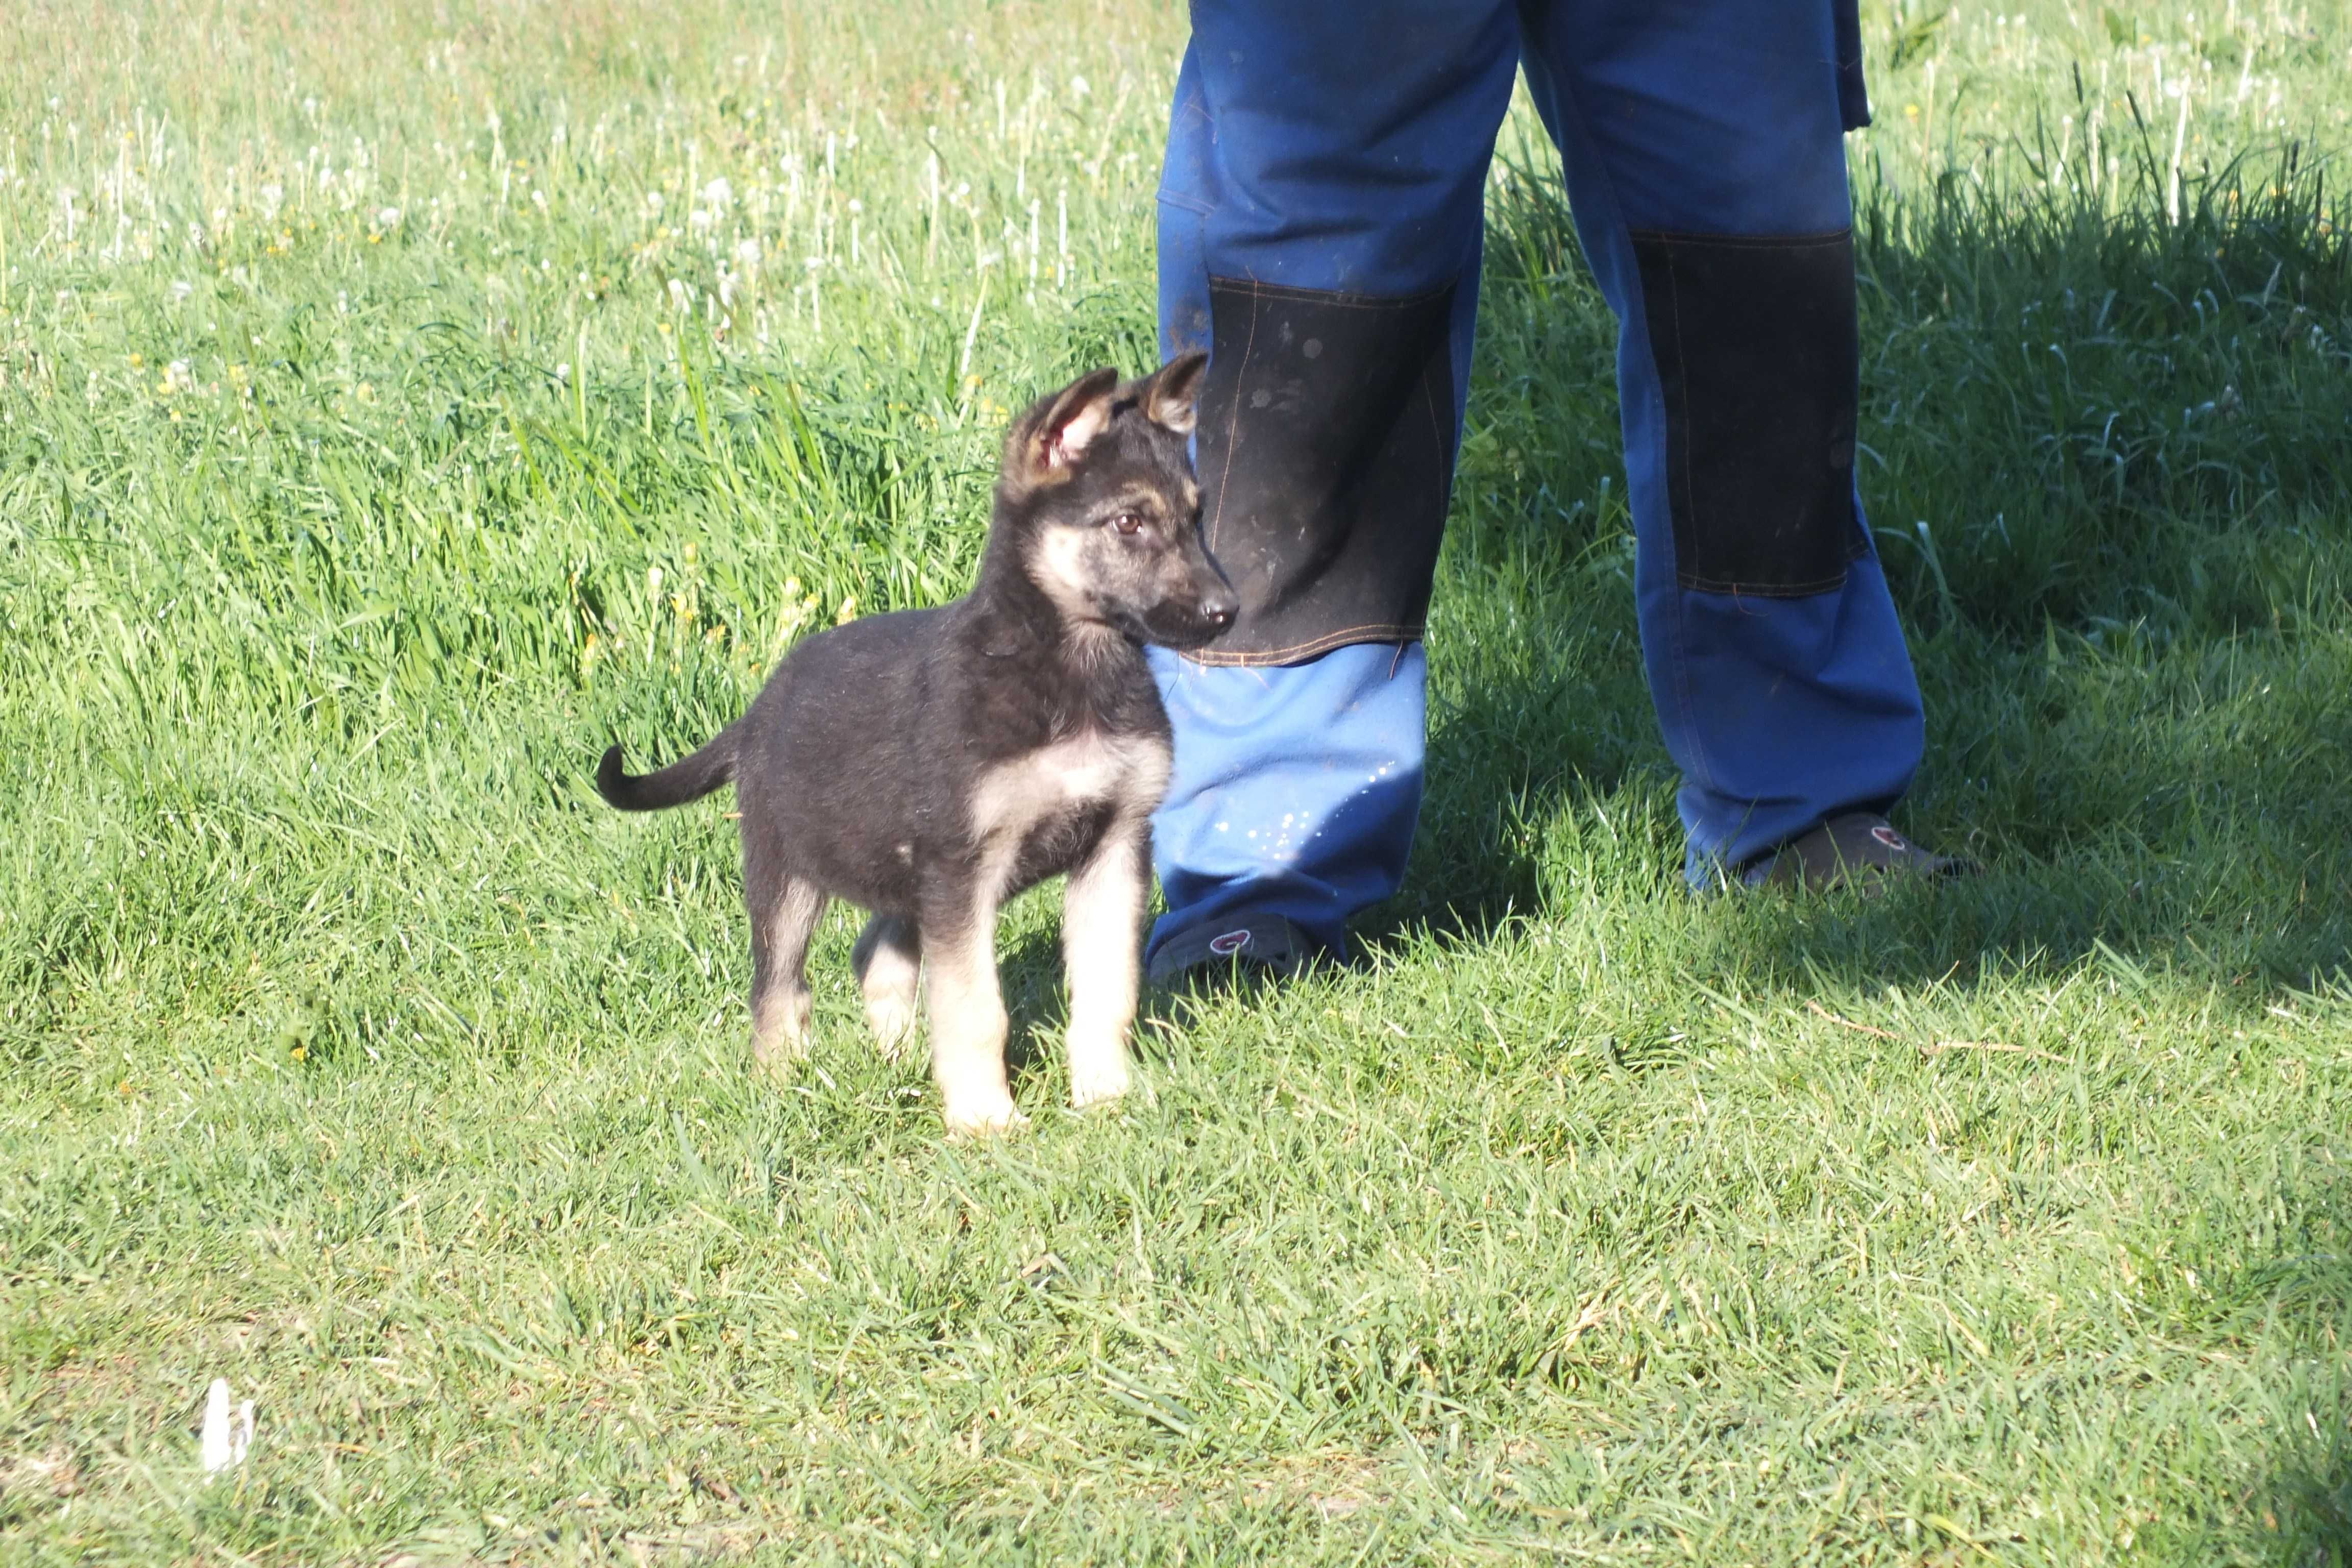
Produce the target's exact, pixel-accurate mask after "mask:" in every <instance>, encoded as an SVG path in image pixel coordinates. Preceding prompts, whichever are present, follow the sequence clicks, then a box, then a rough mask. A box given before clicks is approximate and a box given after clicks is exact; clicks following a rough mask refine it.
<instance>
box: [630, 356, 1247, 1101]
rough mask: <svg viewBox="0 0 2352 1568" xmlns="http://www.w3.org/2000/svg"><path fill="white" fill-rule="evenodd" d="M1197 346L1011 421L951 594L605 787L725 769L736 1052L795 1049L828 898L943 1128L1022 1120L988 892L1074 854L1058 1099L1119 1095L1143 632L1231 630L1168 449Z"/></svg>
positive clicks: (779, 672)
mask: <svg viewBox="0 0 2352 1568" xmlns="http://www.w3.org/2000/svg"><path fill="white" fill-rule="evenodd" d="M1203 363H1205V358H1204V356H1202V355H1201V354H1197V353H1196V354H1187V355H1185V356H1184V357H1183V358H1181V359H1178V360H1176V361H1174V362H1172V363H1170V364H1168V365H1167V366H1166V367H1165V368H1163V369H1161V370H1160V372H1158V373H1157V374H1153V375H1150V376H1147V377H1145V378H1143V379H1141V380H1139V381H1133V382H1129V383H1127V384H1124V385H1122V384H1119V380H1118V373H1117V372H1115V371H1110V370H1098V371H1096V372H1095V373H1094V374H1091V375H1087V376H1084V377H1081V378H1080V379H1079V380H1077V381H1075V382H1073V383H1071V384H1069V385H1068V386H1066V387H1065V388H1063V389H1062V390H1061V391H1060V392H1057V393H1055V394H1054V395H1052V396H1050V397H1047V398H1045V399H1044V400H1042V401H1040V402H1039V403H1037V404H1036V405H1034V407H1032V408H1030V409H1029V411H1028V412H1027V413H1025V414H1024V415H1023V416H1021V417H1020V418H1019V419H1017V420H1015V421H1014V422H1013V426H1012V429H1011V430H1010V431H1009V432H1008V434H1007V435H1006V437H1005V442H1004V456H1003V466H1002V468H1001V470H1000V472H999V475H998V479H997V483H996V499H995V510H994V515H993V517H992V521H991V523H990V528H989V535H988V543H987V546H986V548H985V549H984V551H983V552H982V556H981V565H980V576H979V580H978V581H977V582H976V583H974V584H973V585H972V589H971V593H969V594H967V595H964V596H963V597H962V598H961V599H958V600H956V601H955V602H953V603H952V604H948V605H940V607H939V608H937V609H930V610H904V611H900V612H898V613H897V614H894V615H886V616H869V617H867V618H866V619H863V620H856V621H852V622H850V623H849V624H848V625H846V626H837V627H835V628H834V629H832V630H830V631H826V632H823V633H820V634H819V635H817V636H815V637H811V638H809V639H808V640H807V641H805V642H803V643H802V644H801V645H800V646H799V647H796V648H795V649H793V653H792V655H791V657H789V658H786V659H785V660H784V661H783V663H782V664H781V665H779V666H778V667H777V668H776V671H775V673H774V674H773V675H772V676H771V677H770V678H769V679H768V683H767V685H766V687H765V688H764V689H762V690H761V693H760V695H759V696H758V698H757V699H755V700H753V702H752V704H751V709H750V710H749V711H747V712H746V713H745V714H744V715H743V717H741V718H740V719H739V720H737V721H735V722H734V723H732V724H730V725H729V726H728V727H727V728H726V729H725V730H723V731H720V732H719V735H718V737H717V738H716V739H714V740H713V741H711V742H710V743H709V744H708V745H706V746H704V747H703V748H702V749H701V750H700V751H698V752H695V753H694V754H693V755H692V756H690V757H688V758H686V759H685V760H684V761H682V762H678V763H673V764H671V765H670V766H669V767H667V768H664V769H662V770H661V771H660V772H659V773H648V774H645V775H643V776H638V777H632V776H631V775H630V774H628V773H625V772H624V771H623V764H622V756H621V748H620V747H618V746H614V748H613V749H612V750H610V751H608V752H605V753H604V762H603V763H602V764H601V765H600V766H599V767H598V768H597V770H596V788H597V791H598V793H600V794H601V795H604V798H605V799H606V800H607V801H609V802H611V803H612V804H613V805H615V806H618V807H619V808H621V809H622V810H624V811H656V810H659V809H661V808H662V807H664V806H671V805H681V804H683V803H684V802H687V801H689V800H695V799H698V798H699V797H700V796H702V795H708V794H709V793H710V792H711V791H712V790H715V789H717V788H718V787H719V785H720V784H726V783H728V782H730V780H731V781H732V782H733V783H734V785H735V798H736V804H737V805H738V806H739V807H740V810H741V822H742V834H743V901H744V904H745V905H746V907H747V908H748V909H749V910H750V912H751V1018H752V1047H753V1050H754V1052H755V1053H756V1055H757V1056H758V1057H759V1058H760V1059H761V1061H762V1062H763V1063H768V1064H770V1065H773V1064H775V1063H776V1062H777V1061H778V1060H779V1058H784V1057H797V1056H799V1055H801V1054H802V1053H803V1050H804V1049H805V1046H806V1038H807V1034H808V1026H809V987H808V980H807V977H806V973H805V968H804V961H805V959H806V956H807V952H808V943H809V938H810V936H811V934H812V933H813V932H814V930H815V928H816V923H817V920H818V917H819V916H821V915H822V914H823V913H824V908H825V904H826V901H827V900H829V899H835V898H840V899H846V900H850V901H851V902H853V903H856V904H859V905H862V906H863V907H865V908H866V909H867V910H872V911H873V918H872V919H871V920H870V921H867V922H866V929H865V931H864V933H863V934H862V935H860V936H859V938H858V939H857V946H856V959H855V962H856V970H857V977H858V983H859V987H860V989H861V990H862V991H863V992H864V993H865V997H866V1019H867V1021H868V1022H869V1023H870V1024H871V1025H872V1026H873V1028H874V1032H875V1034H876V1035H877V1036H878V1037H880V1039H881V1041H882V1044H883V1047H884V1048H885V1049H886V1050H887V1051H890V1052H892V1053H893V1054H896V1051H897V1049H898V1047H899V1046H900V1044H901V1043H902V1042H903V1041H904V1039H905V1038H906V1037H907V1035H908V1032H909V1030H910V1029H911V1028H912V1026H913V1024H914V1020H915V998H916V980H917V976H918V973H921V974H923V976H924V979H925V982H926V985H925V994H926V997H927V1000H928V1002H929V1021H930V1029H931V1070H932V1074H933V1076H934V1077H935V1078H936V1079H938V1080H939V1086H940V1102H941V1109H942V1110H943V1111H944V1112H945V1115H946V1118H947V1125H948V1130H949V1131H950V1132H960V1133H982V1132H990V1131H999V1130H1002V1129H1004V1128H1008V1127H1012V1126H1014V1125H1016V1124H1017V1123H1019V1122H1020V1121H1022V1117H1021V1115H1020V1113H1019V1112H1018V1111H1016V1110H1014V1109H1013V1096H1012V1092H1011V1090H1010V1088H1009V1087H1008V1085H1007V1083H1006V1081H1005V1074H1004V1037H1005V1016H1004V1003H1003V997H1002V995H1001V994H1000V992H999V990H998V987H997V976H996V941H995V936H996V913H997V909H998V907H999V906H1000V905H1002V904H1003V902H1004V900H1006V899H1008V898H1011V897H1012V896H1013V894H1015V893H1017V892H1020V891H1021V890H1022V889H1025V888H1028V887H1031V886H1033V885H1034V884H1035V883H1037V882H1039V881H1042V880H1044V879H1045V878H1047V877H1051V876H1055V875H1057V874H1059V873H1062V872H1067V873H1068V874H1069V879H1070V880H1069V889H1068V892H1067V894H1066V898H1065V900H1064V904H1063V916H1062V951H1063V954H1064V956H1065V958H1066V962H1067V965H1068V970H1069V981H1070V1015H1069V1037H1068V1044H1069V1056H1070V1103H1071V1104H1072V1105H1074V1106H1077V1107H1085V1106H1087V1105H1092V1104H1095V1103H1097V1102H1098V1101H1101V1100H1112V1099H1116V1098H1117V1097H1118V1096H1119V1095H1121V1094H1124V1093H1125V1092H1126V1091H1127V1088H1128V1064H1127V1036H1128V1030H1129V1026H1130V1025H1131V1024H1132V1023H1133V1021H1134V1016H1135V997H1136V979H1137V966H1138V949H1139V945H1140V942H1141V934H1140V930H1139V928H1140V924H1141V921H1142V918H1143V909H1144V899H1145V896H1146V893H1147V891H1148V889H1149V879H1150V820H1151V814H1152V812H1153V811H1154V809H1156V808H1157V807H1158V805H1160V795H1162V793H1163V792H1164V791H1165V790H1166V788H1167V784H1168V769H1169V760H1170V752H1169V744H1170V736H1169V728H1168V715H1167V712H1166V710H1163V709H1162V708H1161V707H1160V692H1159V689H1158V688H1157V687H1156V686H1154V685H1153V683H1152V679H1151V674H1150V669H1149V668H1147V667H1146V665H1145V663H1144V657H1143V645H1144V644H1146V643H1157V644H1159V645H1160V646H1162V647H1177V648H1189V647H1200V646H1202V645H1203V644H1205V643H1207V642H1209V641H1210V640H1211V639H1213V638H1214V637H1217V636H1218V635H1219V634H1220V633H1222V632H1223V630H1224V629H1225V628H1226V627H1227V626H1231V625H1232V624H1233V619H1234V611H1235V609H1236V607H1237V601H1236V600H1235V598H1234V591H1233V588H1232V586H1231V585H1230V584H1228V583H1227V582H1226V581H1225V578H1224V574H1223V573H1222V572H1220V571H1219V570H1218V568H1217V566H1216V564H1215V563H1214V562H1213V561H1212V560H1211V559H1210V558H1209V555H1208V552H1207V551H1206V549H1205V548H1204V547H1203V546H1202V539H1201V500H1200V489H1199V488H1198V486H1196V485H1195V484H1194V482H1193V479H1192V464H1191V461H1190V459H1189V458H1188V456H1187V453H1186V438H1187V437H1189V436H1190V434H1191V433H1192V423H1193V414H1194V406H1195V403H1196V401H1197V398H1198V395H1199V391H1200V384H1201V372H1202V365H1203Z"/></svg>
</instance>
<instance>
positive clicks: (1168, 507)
mask: <svg viewBox="0 0 2352 1568" xmlns="http://www.w3.org/2000/svg"><path fill="white" fill-rule="evenodd" d="M1207 363H1208V359H1207V356H1206V355H1203V354H1198V353H1191V354H1185V355H1183V356H1181V358H1178V359H1175V360H1171V361H1170V362H1169V363H1168V364H1166V365H1165V366H1163V367H1162V368H1161V369H1160V370H1159V371H1158V372H1156V373H1155V374H1151V375H1148V376H1145V377H1143V378H1142V379H1140V380H1139V381H1131V382H1128V383H1126V384H1123V385H1122V384H1120V383H1119V380H1118V373H1117V372H1116V371H1111V370H1098V371H1096V372H1094V373H1093V374H1090V375H1085V376H1081V377H1080V378H1078V379H1077V380H1076V381H1074V382H1072V383H1071V384H1069V385H1067V386H1066V387H1064V388H1063V389H1062V390H1061V391H1059V392H1057V393H1055V394H1054V395H1052V396H1050V397H1046V398H1043V399H1040V400H1039V401H1038V402H1037V404H1036V405H1034V406H1033V407H1032V408H1031V409H1030V410H1029V411H1028V412H1027V413H1026V414H1024V415H1023V416H1021V417H1020V418H1019V419H1016V420H1015V421H1013V428H1012V431H1011V432H1010V433H1009V434H1008V435H1007V436H1006V437H1005V441H1004V464H1003V471H1002V474H1001V477H1000V478H999V479H998V482H997V498H998V502H999V504H998V507H997V522H996V526H997V528H998V529H999V530H1003V531H1009V533H1010V535H1011V537H1009V538H1008V539H1007V540H1006V541H1005V542H1006V543H1007V544H1009V545H1010V546H1012V547H1013V550H1014V551H1015V552H1016V558H1017V559H1018V560H1019V562H1020V563H1021V567H1022V570H1023V571H1024V573H1025V574H1026V575H1027V576H1028V577H1029V578H1030V580H1031V581H1032V582H1034V583H1035V584H1037V586H1038V587H1039V588H1040V589H1041V590H1043V591H1044V593H1045V596H1046V597H1047V598H1048V599H1050V600H1051V601H1052V602H1053V604H1054V605H1055V608H1056V609H1058V610H1059V611H1060V612H1061V613H1062V615H1063V616H1064V617H1065V618H1066V619H1067V620H1069V621H1071V622H1072V623H1074V624H1076V625H1077V626H1089V625H1091V626H1109V627H1112V628H1113V629H1115V630H1117V631H1118V632H1120V633H1122V634H1123V635H1125V636H1127V637H1130V638H1132V639H1134V640H1135V641H1137V642H1150V643H1158V644H1160V645H1161V646H1162V647H1177V648H1185V647H1201V646H1202V645H1203V644H1205V643H1207V642H1209V641H1210V640H1211V639H1213V638H1214V637H1218V636H1219V635H1221V634H1222V633H1223V631H1224V630H1225V628H1226V627H1228V626H1232V625H1233V624H1234V613H1235V612H1236V611H1237V610H1238V608H1239V607H1240V606H1239V601H1238V600H1236V599H1235V597H1234V590H1233V586H1232V584H1228V583H1227V582H1226V581H1225V576H1224V574H1223V572H1220V571H1219V570H1218V569H1217V564H1216V563H1215V562H1213V561H1212V560H1211V559H1210V558H1209V552H1208V551H1207V549H1206V548H1205V547H1204V546H1203V544H1202V539H1201V489H1200V487H1199V486H1198V485H1197V484H1195V483H1194V482H1193V479H1192V458H1191V457H1190V456H1189V454H1188V453H1187V451H1186V442H1187V439H1188V438H1189V437H1191V435H1192V421H1193V412H1194V408H1195V406H1196V404H1197V402H1198V399H1199V395H1200V389H1201V372H1202V367H1203V366H1204V365H1206V364H1207Z"/></svg>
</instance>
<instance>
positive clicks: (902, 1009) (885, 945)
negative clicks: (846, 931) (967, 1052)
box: [849, 915, 923, 1061]
mask: <svg viewBox="0 0 2352 1568" xmlns="http://www.w3.org/2000/svg"><path fill="white" fill-rule="evenodd" d="M922 961H923V948H922V943H921V942H920V941H919V940H918V938H917V937H916V935H915V928H914V925H913V923H912V922H911V921H906V920H902V919H900V918H899V917H898V916H897V915H876V916H875V917H874V918H873V919H872V920H870V921H866V929H865V930H864V931H860V932H859V933H858V936H857V947H856V951H855V952H852V953H851V954H850V959H849V962H850V964H851V966H852V967H853V968H855V969H856V971H857V988H858V989H859V990H860V991H862V992H864V993H865V994H866V1024H867V1025H868V1026H871V1027H872V1029H873V1030H874V1037H875V1039H877V1041H879V1042H880V1043H881V1046H882V1054H883V1055H884V1056H886V1057H888V1058H890V1059H891V1060H893V1061H896V1060H898V1055H899V1053H900V1052H901V1051H903V1050H905V1049H906V1047H907V1037H908V1036H909V1035H912V1034H913V1033H914V1032H915V1006H916V981H917V979H918V978H919V976H920V975H921V973H922Z"/></svg>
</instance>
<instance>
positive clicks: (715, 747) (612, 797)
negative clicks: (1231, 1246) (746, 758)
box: [596, 727, 735, 811]
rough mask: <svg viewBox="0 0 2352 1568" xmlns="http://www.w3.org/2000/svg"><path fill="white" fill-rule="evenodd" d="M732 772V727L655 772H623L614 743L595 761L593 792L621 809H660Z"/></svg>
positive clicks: (697, 797)
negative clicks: (696, 750)
mask: <svg viewBox="0 0 2352 1568" xmlns="http://www.w3.org/2000/svg"><path fill="white" fill-rule="evenodd" d="M734 776H735V731H734V730H733V729H732V728H731V727H730V728H729V729H725V730H721V731H719V733H718V734H717V735H716V736H714V737H712V739H711V742H710V743H709V745H707V746H705V747H703V748H702V750H700V751H698V752H695V753H694V754H693V755H692V756H690V757H686V758H682V759H681V760H679V761H677V762H675V763H671V764H670V765H669V766H667V767H666V768H664V769H662V770H661V771H660V772H659V773H635V774H632V773H624V772H623V771H622V768H621V748H620V747H618V746H614V748H613V749H612V750H611V751H608V752H605V753H604V761H603V762H600V763H597V764H596V793H597V794H598V795H603V796H604V799H605V801H606V802H607V803H608V804H610V805H614V806H617V807H619V808H620V809H621V810H623V811H660V810H662V809H663V808H664V807H666V806H672V805H685V804H686V803H687V802H688V801H689V800H700V799H701V798H702V797H703V796H704V795H709V793H710V792H711V791H712V790H715V789H717V788H718V787H719V785H720V784H726V783H727V782H728V781H730V779H732V778H733V777H734Z"/></svg>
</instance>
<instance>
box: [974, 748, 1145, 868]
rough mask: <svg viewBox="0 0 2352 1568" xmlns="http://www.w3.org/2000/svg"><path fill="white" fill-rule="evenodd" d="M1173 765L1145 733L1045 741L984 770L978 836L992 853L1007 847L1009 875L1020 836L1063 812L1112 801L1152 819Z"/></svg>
mask: <svg viewBox="0 0 2352 1568" xmlns="http://www.w3.org/2000/svg"><path fill="white" fill-rule="evenodd" d="M1170 763H1171V759H1170V756H1169V753H1168V748H1167V747H1166V746H1165V745H1164V744H1162V743H1160V742H1157V741H1153V740H1148V739H1145V738H1143V737H1141V736H1124V737H1118V738H1113V737H1109V736H1105V735H1099V734H1093V733H1088V734H1083V735H1074V736H1072V737H1071V738H1070V739H1068V740H1066V741H1056V742H1054V743H1053V744H1052V745H1050V746H1041V747H1039V748H1038V749H1037V750H1036V751H1034V752H1030V753H1029V754H1028V755H1026V756H1024V757H1015V758H1014V759H1013V760H1012V761H1011V762H1006V763H998V764H997V765H996V766H994V767H992V768H991V769H989V770H988V772H987V773H983V774H982V775H981V780H980V787H979V788H978V789H976V790H975V791H973V792H972V805H971V826H972V836H973V837H974V838H976V839H978V840H979V841H980V842H981V844H982V846H983V847H985V848H987V849H989V850H995V849H998V848H999V847H1002V848H1003V857H1002V858H1003V866H1002V868H1001V870H1000V873H999V874H1000V875H1010V874H1011V871H1012V868H1013V857H1014V856H1015V855H1017V854H1018V853H1019V851H1020V846H1021V841H1022V840H1023V839H1024V838H1026V837H1028V836H1029V834H1030V833H1031V832H1032V831H1033V830H1034V829H1035V828H1036V827H1038V826H1040V825H1042V824H1043V823H1045V821H1047V820H1048V819H1049V818H1051V817H1053V816H1059V815H1060V814H1062V813H1063V812H1066V811H1069V810H1072V809H1074V808H1076V807H1079V806H1085V805H1097V804H1100V803H1102V802H1105V801H1111V802H1116V803H1117V804H1118V806H1119V808H1120V810H1119V814H1120V815H1121V816H1132V815H1141V816H1150V814H1151V812H1152V811H1153V809H1154V808H1156V807H1157V806H1158V805H1159V804H1160V795H1162V794H1163V793H1165V792H1166V790H1167V788H1168V770H1169V766H1170ZM997 858H998V857H997V856H996V855H994V854H991V855H990V856H989V859H990V861H991V862H992V863H993V862H994V861H995V860H996V859H997ZM1000 886H1001V884H1000Z"/></svg>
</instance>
